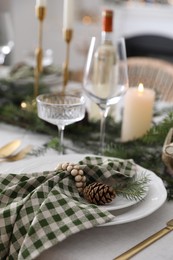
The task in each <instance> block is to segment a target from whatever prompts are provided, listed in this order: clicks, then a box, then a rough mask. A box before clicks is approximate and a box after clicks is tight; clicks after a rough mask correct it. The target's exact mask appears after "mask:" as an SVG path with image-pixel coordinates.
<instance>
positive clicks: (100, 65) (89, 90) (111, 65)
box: [83, 37, 129, 154]
mask: <svg viewBox="0 0 173 260" xmlns="http://www.w3.org/2000/svg"><path fill="white" fill-rule="evenodd" d="M105 54H106V55H105ZM128 86H129V84H128V71H127V57H126V46H125V40H124V38H120V39H118V40H117V41H116V43H114V44H113V45H110V46H107V45H105V46H100V41H99V40H98V39H96V37H92V39H91V43H90V47H89V51H88V56H87V60H86V66H85V70H84V77H83V89H84V92H85V93H86V95H87V96H88V97H89V99H90V100H91V101H93V102H94V103H96V104H97V105H98V107H99V110H100V114H101V123H100V153H101V154H103V152H104V146H105V142H104V140H105V121H106V118H107V115H108V112H109V110H110V107H111V106H112V105H114V104H117V103H118V102H119V101H120V99H121V98H122V96H123V95H124V94H125V92H126V91H127V89H128Z"/></svg>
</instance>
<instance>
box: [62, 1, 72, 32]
mask: <svg viewBox="0 0 173 260" xmlns="http://www.w3.org/2000/svg"><path fill="white" fill-rule="evenodd" d="M73 22H74V1H73V0H64V16H63V29H73Z"/></svg>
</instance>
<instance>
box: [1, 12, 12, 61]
mask: <svg viewBox="0 0 173 260" xmlns="http://www.w3.org/2000/svg"><path fill="white" fill-rule="evenodd" d="M13 46H14V40H13V27H12V22H11V17H10V14H9V13H0V65H3V64H4V62H5V57H6V55H8V54H9V53H10V52H11V50H12V48H13Z"/></svg>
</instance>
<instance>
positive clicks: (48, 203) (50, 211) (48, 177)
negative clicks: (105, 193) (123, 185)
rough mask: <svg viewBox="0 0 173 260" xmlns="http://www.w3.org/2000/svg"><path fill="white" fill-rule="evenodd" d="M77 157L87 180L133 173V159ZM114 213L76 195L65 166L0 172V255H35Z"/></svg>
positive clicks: (105, 220) (0, 256)
mask: <svg viewBox="0 0 173 260" xmlns="http://www.w3.org/2000/svg"><path fill="white" fill-rule="evenodd" d="M79 163H80V164H81V167H83V169H84V171H85V174H86V176H87V181H90V182H92V181H94V180H97V181H98V180H104V179H106V178H109V177H113V178H115V177H116V175H117V173H120V174H123V175H127V176H132V175H133V174H135V173H136V165H135V164H134V163H133V161H131V160H124V161H123V160H118V159H115V160H110V161H108V160H107V161H105V160H104V159H102V158H96V157H86V158H84V160H82V161H80V162H79ZM113 218H114V216H113V215H112V214H111V213H109V212H108V211H106V210H103V209H101V208H99V207H97V206H96V205H92V204H89V203H87V202H86V201H85V200H84V199H82V198H81V197H80V196H79V193H78V191H77V189H76V187H75V183H74V180H73V177H72V176H71V175H70V174H69V173H68V172H67V171H63V172H62V171H61V172H57V171H45V172H41V173H32V174H0V259H18V260H22V259H29V260H31V259H34V258H35V257H37V256H38V255H39V254H40V253H41V252H43V251H44V250H46V249H48V248H50V247H52V246H53V245H55V244H57V243H58V242H60V241H62V240H64V239H65V238H67V237H68V236H70V235H71V234H75V233H77V232H79V231H81V230H84V229H89V228H91V227H94V226H97V225H99V224H103V223H105V222H108V221H111V219H113Z"/></svg>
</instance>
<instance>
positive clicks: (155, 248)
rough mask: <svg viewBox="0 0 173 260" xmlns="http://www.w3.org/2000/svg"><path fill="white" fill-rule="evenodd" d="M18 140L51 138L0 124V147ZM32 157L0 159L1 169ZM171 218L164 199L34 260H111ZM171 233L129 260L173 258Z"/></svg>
mask: <svg viewBox="0 0 173 260" xmlns="http://www.w3.org/2000/svg"><path fill="white" fill-rule="evenodd" d="M17 138H19V139H21V140H22V146H25V145H26V144H32V145H33V146H34V147H35V148H38V147H40V146H41V145H42V144H44V143H45V142H47V141H48V140H49V139H50V137H48V136H45V135H41V134H35V133H32V132H30V131H27V130H24V129H21V128H19V127H14V126H10V125H7V124H4V123H0V147H1V146H2V145H4V144H6V143H7V142H9V141H12V140H14V139H17ZM55 153H56V152H55V151H53V150H49V151H47V152H46V154H44V155H42V156H44V157H45V158H46V156H50V155H51V154H54V155H55ZM31 158H32V157H27V158H25V159H23V160H22V161H18V162H10V163H7V162H1V170H0V172H1V173H3V172H8V168H10V170H11V169H12V168H13V167H12V166H14V168H15V167H16V166H17V165H21V162H23V164H29V163H30V160H31ZM172 217H173V202H172V201H170V202H168V201H166V202H165V203H164V204H163V205H162V206H161V207H160V208H159V209H158V210H157V211H155V212H154V213H152V214H151V215H149V216H147V217H145V218H143V219H140V220H137V221H134V222H130V223H126V224H120V225H114V226H108V227H95V228H92V229H89V230H85V231H82V232H80V233H78V234H75V235H72V236H70V237H69V238H67V239H66V240H64V241H63V242H61V243H59V244H57V245H56V246H54V247H52V248H50V249H49V250H47V251H45V252H43V253H42V254H41V255H40V256H39V257H37V258H36V259H37V260H47V259H49V260H81V259H82V260H89V259H96V260H97V259H99V260H102V259H103V260H111V259H114V258H115V257H117V256H118V255H119V254H121V253H123V252H124V251H126V250H128V249H130V248H131V247H133V246H134V245H136V244H137V243H139V242H141V241H142V240H144V239H146V238H147V237H148V236H150V235H152V234H153V233H155V232H157V231H159V230H160V229H161V228H163V227H165V225H166V222H167V221H168V220H170V219H171V218H172ZM172 245H173V235H172V233H171V232H170V233H169V234H167V235H166V236H164V237H163V238H161V239H159V240H158V241H157V242H155V243H154V244H152V245H150V246H149V247H148V248H146V249H144V250H143V251H142V252H140V253H138V254H137V255H136V256H134V257H133V258H132V259H137V260H146V259H147V258H148V257H150V259H157V260H172V259H173V250H172Z"/></svg>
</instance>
